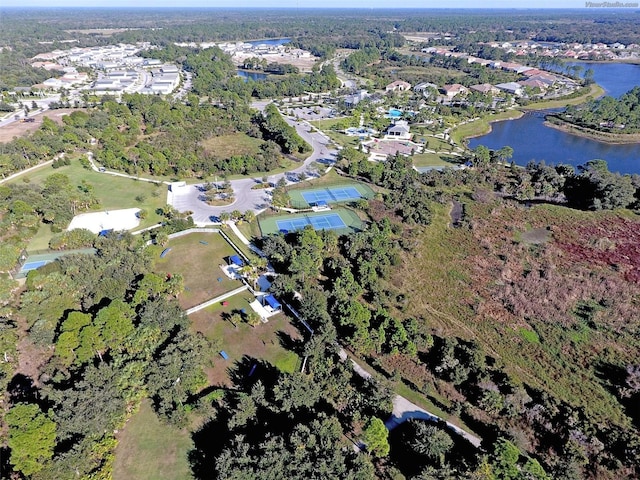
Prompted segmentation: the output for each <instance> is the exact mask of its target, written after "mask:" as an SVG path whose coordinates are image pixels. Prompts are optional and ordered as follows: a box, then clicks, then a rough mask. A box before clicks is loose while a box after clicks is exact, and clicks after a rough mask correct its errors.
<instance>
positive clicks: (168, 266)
mask: <svg viewBox="0 0 640 480" xmlns="http://www.w3.org/2000/svg"><path fill="white" fill-rule="evenodd" d="M161 252H165V254H164V256H163V257H162V258H161V257H160V255H161ZM236 254H237V253H236V251H235V250H234V249H233V247H231V245H229V243H227V241H226V240H225V239H224V238H222V236H221V235H220V234H218V233H199V232H198V233H190V234H188V235H184V236H182V237H178V238H172V239H171V240H169V242H168V243H167V245H166V246H165V247H164V248H160V247H158V248H157V255H156V260H155V264H154V271H155V272H156V273H157V274H158V275H173V274H176V273H179V274H180V275H182V277H183V278H184V291H183V292H182V293H181V294H180V296H179V297H178V302H179V303H180V306H181V307H182V308H184V309H187V308H191V307H193V306H195V305H199V304H200V303H203V302H205V301H207V300H210V299H212V298H214V297H217V296H218V295H222V294H223V293H226V292H230V291H231V290H234V289H236V288H238V287H240V286H242V282H240V281H239V280H232V279H231V278H229V277H228V276H227V275H226V274H225V273H224V271H223V270H222V268H220V265H225V264H226V263H227V262H226V259H227V258H228V257H229V256H231V255H236Z"/></svg>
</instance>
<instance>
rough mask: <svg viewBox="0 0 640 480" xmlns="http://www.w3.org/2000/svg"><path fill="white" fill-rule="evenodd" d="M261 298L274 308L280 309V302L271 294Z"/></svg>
mask: <svg viewBox="0 0 640 480" xmlns="http://www.w3.org/2000/svg"><path fill="white" fill-rule="evenodd" d="M262 298H263V299H264V300H263V302H266V303H267V304H268V305H269V306H270V307H271V308H273V309H274V310H282V304H281V303H280V302H279V301H278V300H276V297H274V296H273V295H265V296H263V297H262ZM263 304H264V303H263Z"/></svg>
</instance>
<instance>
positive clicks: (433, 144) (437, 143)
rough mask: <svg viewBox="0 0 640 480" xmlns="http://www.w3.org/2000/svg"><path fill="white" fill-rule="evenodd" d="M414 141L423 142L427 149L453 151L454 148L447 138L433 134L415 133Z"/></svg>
mask: <svg viewBox="0 0 640 480" xmlns="http://www.w3.org/2000/svg"><path fill="white" fill-rule="evenodd" d="M413 141H414V142H416V143H422V144H424V146H425V148H426V149H427V150H435V151H436V152H442V151H451V149H452V148H453V146H452V145H451V144H450V143H449V142H447V141H446V140H443V139H442V138H438V137H434V136H432V135H421V134H419V133H417V134H415V135H414V138H413Z"/></svg>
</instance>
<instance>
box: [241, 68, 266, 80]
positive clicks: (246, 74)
mask: <svg viewBox="0 0 640 480" xmlns="http://www.w3.org/2000/svg"><path fill="white" fill-rule="evenodd" d="M238 76H239V77H242V79H243V80H244V81H245V82H246V81H248V80H249V79H251V80H253V81H256V82H257V81H260V80H264V79H265V78H267V74H266V73H260V72H250V71H247V70H240V69H238Z"/></svg>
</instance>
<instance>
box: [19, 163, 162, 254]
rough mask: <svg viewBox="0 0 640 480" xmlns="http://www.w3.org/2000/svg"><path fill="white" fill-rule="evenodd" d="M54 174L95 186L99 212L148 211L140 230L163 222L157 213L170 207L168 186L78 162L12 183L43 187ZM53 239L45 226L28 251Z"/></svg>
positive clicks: (48, 167)
mask: <svg viewBox="0 0 640 480" xmlns="http://www.w3.org/2000/svg"><path fill="white" fill-rule="evenodd" d="M54 173H62V174H64V175H66V176H68V177H69V179H70V180H71V184H72V185H74V186H79V185H80V184H81V183H82V181H83V180H84V181H86V182H88V183H89V184H90V185H91V186H93V191H94V193H95V196H96V197H97V198H98V200H100V208H99V209H98V210H117V209H121V208H135V207H137V208H141V209H143V210H146V212H147V216H146V218H145V219H144V220H142V221H141V222H140V226H139V228H145V227H149V226H151V225H155V224H156V223H158V222H160V221H162V217H161V216H160V215H158V214H157V213H156V210H157V209H159V208H162V207H163V206H164V205H166V203H167V186H166V185H162V184H160V185H157V184H154V183H149V182H142V181H139V180H134V179H130V178H122V177H114V176H112V175H106V174H104V173H98V172H94V171H93V170H87V169H85V168H83V167H82V166H81V165H80V163H79V161H78V160H77V159H75V158H74V159H73V160H72V161H71V165H67V166H63V167H60V168H53V167H52V166H50V165H48V166H44V167H42V168H39V169H37V170H35V171H33V172H30V173H28V174H25V175H22V176H20V177H18V178H16V179H15V180H12V182H10V183H21V182H24V181H25V179H27V180H28V182H29V183H34V184H42V183H43V182H44V181H45V179H46V178H47V177H49V176H50V175H53V174H54ZM52 236H53V234H52V233H51V230H50V229H49V228H48V227H46V226H41V227H40V230H38V233H37V234H36V236H35V237H34V238H33V240H32V241H31V242H30V243H29V246H28V247H27V249H28V250H29V251H32V250H43V249H46V248H48V245H49V240H51V237H52Z"/></svg>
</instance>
